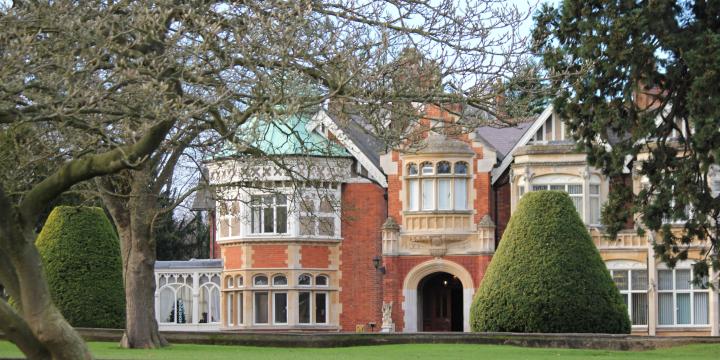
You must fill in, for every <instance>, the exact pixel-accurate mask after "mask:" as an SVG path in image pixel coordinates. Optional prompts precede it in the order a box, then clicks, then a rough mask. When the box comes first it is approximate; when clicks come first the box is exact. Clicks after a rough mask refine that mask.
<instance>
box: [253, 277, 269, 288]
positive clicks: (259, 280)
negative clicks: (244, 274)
mask: <svg viewBox="0 0 720 360" xmlns="http://www.w3.org/2000/svg"><path fill="white" fill-rule="evenodd" d="M253 284H255V286H268V277H267V276H265V275H257V276H255V278H254V279H253Z"/></svg>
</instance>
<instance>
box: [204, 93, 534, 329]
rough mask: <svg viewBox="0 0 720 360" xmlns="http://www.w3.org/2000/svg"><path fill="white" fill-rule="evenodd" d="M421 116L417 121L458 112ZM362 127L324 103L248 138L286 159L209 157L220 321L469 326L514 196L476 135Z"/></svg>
mask: <svg viewBox="0 0 720 360" xmlns="http://www.w3.org/2000/svg"><path fill="white" fill-rule="evenodd" d="M423 111H424V116H425V117H426V118H425V119H422V121H421V123H422V122H423V121H425V122H427V121H431V120H430V119H438V118H440V119H444V120H445V121H448V122H452V121H453V120H454V119H453V117H452V115H450V114H449V113H447V112H443V111H440V110H439V108H437V107H426V108H425V109H424V110H423ZM363 124H364V123H363V121H362V119H361V118H355V117H353V116H350V117H346V118H339V117H334V116H331V115H330V114H329V113H328V112H326V111H320V112H319V113H317V114H313V115H312V116H306V117H302V116H298V117H293V118H291V119H285V120H283V122H282V124H281V125H278V124H276V123H268V124H265V125H264V126H266V127H265V128H264V130H263V131H264V133H263V141H264V142H258V143H257V144H256V146H259V147H261V148H263V150H264V151H265V152H266V153H268V154H270V155H277V156H278V157H277V158H276V159H282V160H281V161H282V164H279V163H278V161H277V160H276V159H275V160H263V161H249V160H247V159H239V158H237V157H234V156H232V154H220V156H218V157H217V158H216V159H215V160H214V161H212V162H211V163H209V164H208V170H209V178H210V183H211V184H212V185H215V186H220V187H221V188H222V192H221V194H220V196H219V197H220V198H221V199H219V200H218V201H217V208H216V215H215V217H216V220H215V221H216V224H215V225H216V227H215V234H216V241H215V244H216V245H213V246H219V248H220V251H219V254H218V255H219V258H221V259H222V260H223V268H222V274H221V278H222V284H221V293H222V296H221V301H220V309H221V323H220V328H221V329H226V330H242V329H252V330H303V329H305V330H335V331H337V330H340V331H360V330H361V331H379V330H381V327H382V326H383V324H384V326H385V329H384V330H385V331H468V330H469V319H468V317H469V309H470V304H471V302H472V297H473V295H474V293H475V290H476V289H477V288H478V286H479V284H480V282H481V281H482V278H483V274H484V273H485V269H486V268H487V266H488V264H489V262H490V260H491V258H492V254H493V253H494V250H495V246H496V241H497V240H496V239H498V238H499V235H500V234H498V230H500V231H501V230H502V229H497V228H496V226H495V224H496V223H499V224H502V226H503V227H504V224H506V223H507V218H509V192H507V191H505V190H503V189H502V187H500V188H497V189H496V188H494V187H493V186H492V184H491V179H492V174H491V172H492V170H493V168H495V167H496V165H497V164H498V160H499V157H498V156H499V155H498V150H497V149H496V148H495V147H494V146H493V145H492V144H491V143H490V142H488V141H487V140H486V139H484V138H482V137H481V136H480V135H478V133H477V132H473V133H471V134H465V135H462V136H454V137H449V136H444V135H439V134H436V133H434V132H428V133H425V134H424V135H423V137H424V139H423V140H422V141H421V144H415V145H419V146H413V149H412V150H409V149H403V148H398V149H388V148H386V147H384V145H383V144H382V142H381V141H380V140H379V139H377V138H376V137H374V136H372V135H371V132H369V131H366V129H365V128H364V127H363ZM284 127H286V128H284ZM523 131H524V130H523ZM523 131H518V130H517V129H510V131H506V132H503V134H505V136H506V137H507V136H510V137H513V136H514V140H517V138H519V136H520V135H522V134H523ZM287 134H293V135H292V136H288V135H287ZM508 134H510V135H508ZM293 139H300V143H302V146H300V145H299V144H296V143H293V141H294V140H293ZM506 140H507V141H512V140H513V139H512V138H509V139H506ZM308 144H311V146H310V150H308V149H309V147H308ZM225 155H227V156H225ZM288 169H291V170H288ZM298 179H301V180H298ZM239 184H241V185H239ZM501 198H502V199H501ZM498 203H500V204H502V205H498ZM214 250H216V248H214ZM383 313H385V315H383Z"/></svg>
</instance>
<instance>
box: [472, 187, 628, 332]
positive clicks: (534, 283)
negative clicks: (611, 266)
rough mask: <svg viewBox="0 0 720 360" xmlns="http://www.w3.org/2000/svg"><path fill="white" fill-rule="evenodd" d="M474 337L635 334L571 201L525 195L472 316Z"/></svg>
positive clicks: (556, 195) (547, 194)
mask: <svg viewBox="0 0 720 360" xmlns="http://www.w3.org/2000/svg"><path fill="white" fill-rule="evenodd" d="M470 321H471V325H472V329H473V331H501V332H546V333H558V332H567V333H623V334H627V333H629V332H630V319H629V318H628V313H627V308H626V306H625V304H624V303H623V300H622V298H621V297H620V293H619V292H618V290H617V288H616V287H615V284H614V283H613V281H612V279H611V278H610V273H609V272H608V271H607V269H606V267H605V264H604V263H603V261H602V259H601V258H600V253H599V252H598V250H597V248H596V247H595V245H594V244H593V242H592V239H591V238H590V234H589V233H588V231H587V229H586V228H585V225H584V224H583V222H582V220H581V219H580V217H579V216H578V213H577V211H576V210H575V207H574V206H573V203H572V201H571V200H570V197H569V196H568V195H567V194H565V193H564V192H560V191H537V192H530V193H527V194H525V195H524V196H523V197H522V200H521V201H520V203H519V204H518V207H517V210H516V211H515V213H514V214H513V215H512V217H511V218H510V222H509V224H508V227H507V229H506V230H505V233H504V234H503V237H502V241H500V245H499V246H498V249H497V252H496V253H495V256H494V257H493V259H492V262H491V263H490V266H489V267H488V269H487V272H486V273H485V277H484V279H483V281H482V284H481V285H480V288H479V289H478V292H477V295H476V297H475V300H474V301H473V304H472V309H471V311H470Z"/></svg>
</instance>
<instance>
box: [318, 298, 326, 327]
mask: <svg viewBox="0 0 720 360" xmlns="http://www.w3.org/2000/svg"><path fill="white" fill-rule="evenodd" d="M315 323H317V324H326V323H327V293H315Z"/></svg>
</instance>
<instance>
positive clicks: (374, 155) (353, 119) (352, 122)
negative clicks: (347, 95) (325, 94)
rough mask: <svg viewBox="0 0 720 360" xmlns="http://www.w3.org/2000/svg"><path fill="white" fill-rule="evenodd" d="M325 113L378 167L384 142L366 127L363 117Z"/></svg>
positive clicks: (383, 150)
mask: <svg viewBox="0 0 720 360" xmlns="http://www.w3.org/2000/svg"><path fill="white" fill-rule="evenodd" d="M327 115H328V117H329V118H330V120H332V121H333V122H334V123H335V125H337V127H339V128H340V129H341V130H342V131H343V133H345V135H347V137H348V138H349V139H350V141H352V142H353V143H354V144H355V146H357V147H358V149H360V151H362V152H363V154H365V156H367V157H368V159H370V161H371V162H372V163H373V165H375V166H376V167H377V168H378V169H379V168H380V155H381V154H383V153H385V152H386V148H385V144H384V143H383V141H382V140H381V139H380V138H378V137H377V136H375V135H374V134H373V132H372V131H369V130H368V129H367V127H368V126H369V125H368V124H367V121H366V120H365V118H363V117H362V116H360V115H357V114H349V115H344V116H343V117H340V116H337V115H333V114H332V112H330V111H328V112H327Z"/></svg>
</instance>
